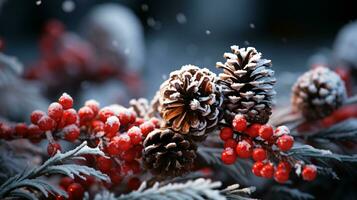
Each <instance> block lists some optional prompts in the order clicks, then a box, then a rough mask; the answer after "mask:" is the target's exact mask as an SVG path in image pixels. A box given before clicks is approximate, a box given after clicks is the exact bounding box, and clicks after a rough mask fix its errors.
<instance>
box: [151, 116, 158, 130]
mask: <svg viewBox="0 0 357 200" xmlns="http://www.w3.org/2000/svg"><path fill="white" fill-rule="evenodd" d="M150 121H151V123H153V124H154V125H155V128H159V127H160V120H159V119H158V118H156V117H153V118H151V119H150Z"/></svg>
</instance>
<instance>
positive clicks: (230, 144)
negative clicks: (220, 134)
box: [224, 139, 237, 149]
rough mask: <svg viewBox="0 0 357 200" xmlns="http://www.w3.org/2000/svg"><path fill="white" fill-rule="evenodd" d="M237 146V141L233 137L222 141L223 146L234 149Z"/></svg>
mask: <svg viewBox="0 0 357 200" xmlns="http://www.w3.org/2000/svg"><path fill="white" fill-rule="evenodd" d="M236 146H237V141H235V140H234V139H228V140H226V142H225V143H224V148H228V147H230V148H232V149H235V148H236Z"/></svg>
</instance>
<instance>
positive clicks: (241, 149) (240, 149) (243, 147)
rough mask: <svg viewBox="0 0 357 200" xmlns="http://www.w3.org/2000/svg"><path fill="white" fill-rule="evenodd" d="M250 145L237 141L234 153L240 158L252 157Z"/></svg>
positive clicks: (243, 141)
mask: <svg viewBox="0 0 357 200" xmlns="http://www.w3.org/2000/svg"><path fill="white" fill-rule="evenodd" d="M252 149H253V147H252V144H251V142H249V141H248V140H245V139H244V140H242V141H239V142H238V144H237V147H236V153H237V155H238V156H239V157H240V158H249V157H251V156H252Z"/></svg>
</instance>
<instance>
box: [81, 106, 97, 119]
mask: <svg viewBox="0 0 357 200" xmlns="http://www.w3.org/2000/svg"><path fill="white" fill-rule="evenodd" d="M78 116H79V119H80V121H81V122H87V121H90V120H92V119H93V118H94V117H95V115H94V112H93V110H92V109H91V108H90V107H88V106H84V107H82V108H80V109H79V110H78Z"/></svg>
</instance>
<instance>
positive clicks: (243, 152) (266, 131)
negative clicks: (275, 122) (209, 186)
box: [220, 114, 317, 183]
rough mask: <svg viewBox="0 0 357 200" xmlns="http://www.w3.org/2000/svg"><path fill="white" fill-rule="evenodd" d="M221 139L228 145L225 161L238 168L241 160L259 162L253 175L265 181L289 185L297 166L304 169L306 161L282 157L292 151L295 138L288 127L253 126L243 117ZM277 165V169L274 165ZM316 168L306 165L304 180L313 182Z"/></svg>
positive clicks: (237, 119) (223, 159) (225, 131)
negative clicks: (269, 179) (271, 179)
mask: <svg viewBox="0 0 357 200" xmlns="http://www.w3.org/2000/svg"><path fill="white" fill-rule="evenodd" d="M220 138H221V139H222V140H223V141H224V150H223V152H222V161H223V162H224V163H225V164H227V165H230V164H234V163H235V161H236V160H237V159H238V158H242V159H246V158H253V160H254V161H255V163H254V165H253V167H252V172H253V174H255V175H256V176H259V177H263V178H273V177H274V179H275V180H276V181H277V182H279V183H285V182H286V181H288V179H289V174H290V172H291V168H292V167H293V166H296V167H297V166H301V163H302V161H296V160H294V159H292V158H289V157H287V156H285V155H284V154H282V153H281V152H286V151H289V150H290V149H291V148H292V146H293V144H294V138H293V137H292V136H291V135H290V130H289V128H287V127H286V126H279V127H277V128H276V129H275V130H274V129H273V127H272V126H271V125H269V124H257V123H254V124H249V125H248V123H247V121H246V119H245V118H244V116H243V115H239V114H238V115H236V116H235V118H234V119H233V122H232V128H231V127H224V128H222V129H221V131H220ZM273 161H276V163H277V165H276V166H275V165H274V162H273ZM316 173H317V171H316V167H314V166H313V165H305V166H304V168H303V170H302V178H303V179H304V180H307V181H312V180H314V179H315V177H316Z"/></svg>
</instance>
